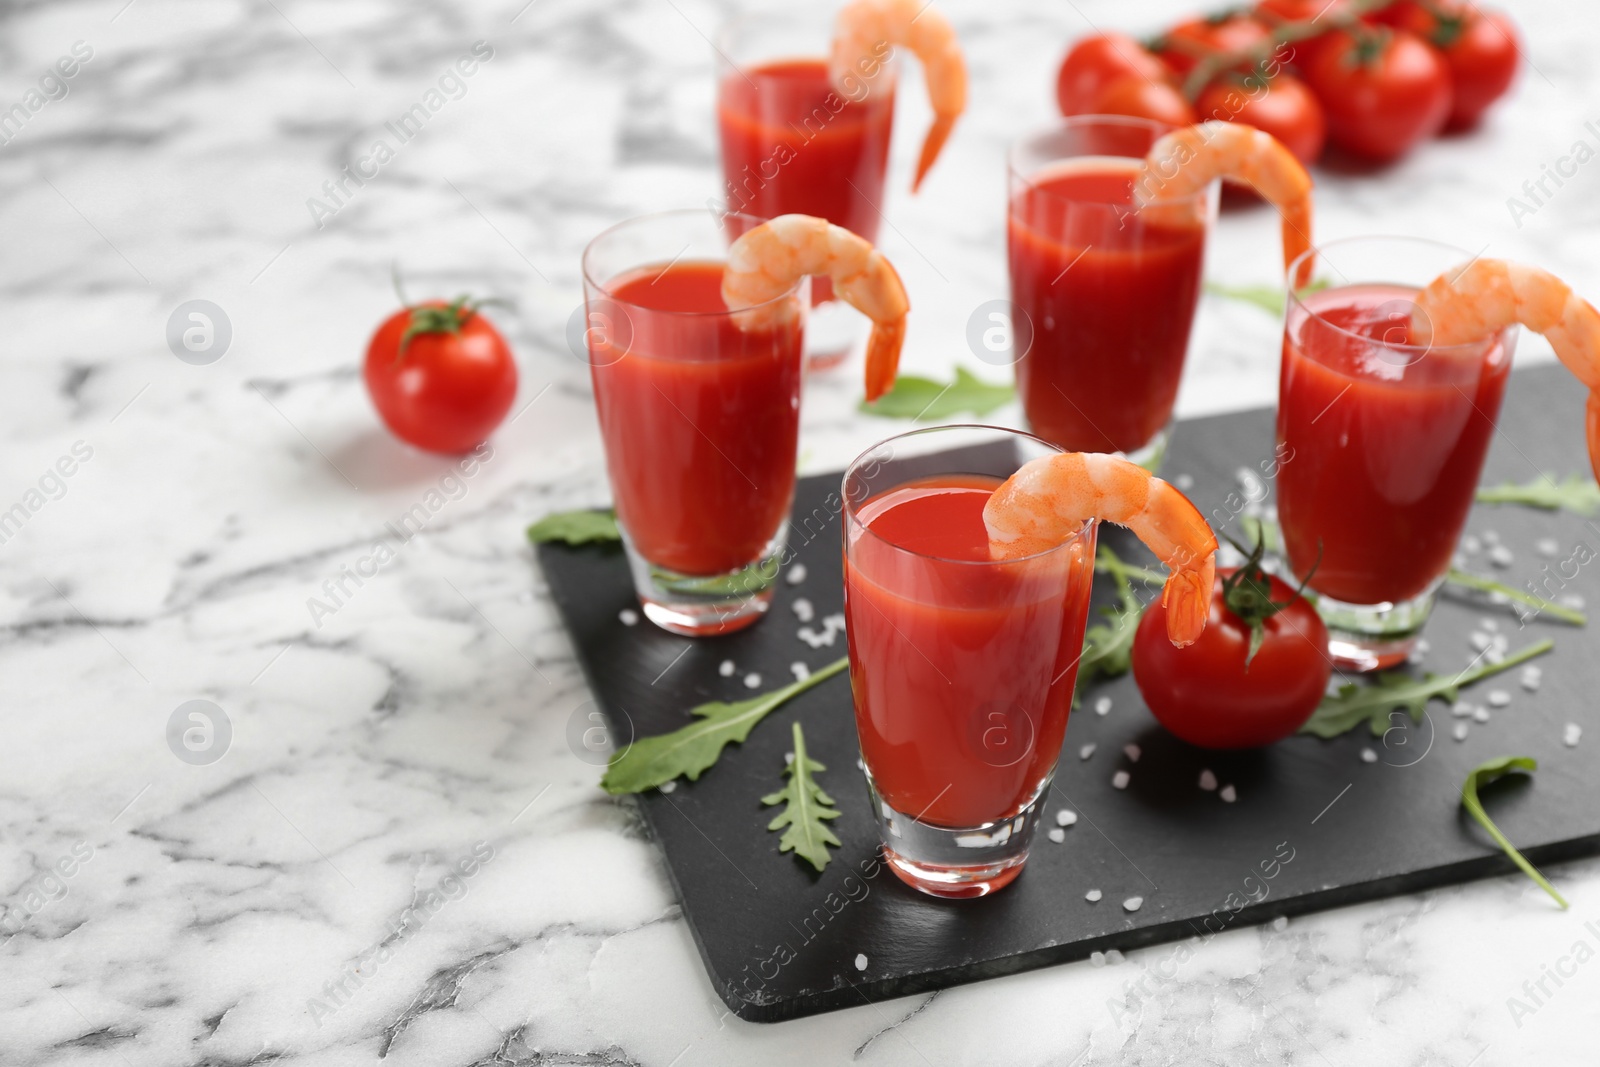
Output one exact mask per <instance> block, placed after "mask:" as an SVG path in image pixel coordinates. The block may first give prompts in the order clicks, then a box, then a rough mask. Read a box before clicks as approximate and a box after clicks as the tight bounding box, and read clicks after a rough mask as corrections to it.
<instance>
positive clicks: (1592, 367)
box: [1411, 259, 1600, 478]
mask: <svg viewBox="0 0 1600 1067" xmlns="http://www.w3.org/2000/svg"><path fill="white" fill-rule="evenodd" d="M1516 324H1521V325H1523V326H1526V327H1527V328H1528V329H1530V330H1532V331H1533V332H1534V333H1539V334H1543V335H1544V337H1545V340H1547V341H1549V342H1550V347H1551V348H1554V349H1555V350H1556V355H1557V356H1558V357H1560V359H1561V362H1562V363H1565V364H1566V366H1567V369H1568V370H1570V371H1571V372H1572V375H1573V377H1575V378H1577V379H1578V381H1580V382H1582V383H1583V384H1584V385H1586V386H1588V387H1589V404H1588V412H1587V418H1586V420H1585V422H1586V429H1585V435H1584V436H1585V440H1586V441H1587V442H1588V445H1589V466H1590V467H1591V468H1593V469H1594V472H1595V477H1597V478H1600V312H1597V311H1596V310H1595V308H1594V305H1593V304H1591V303H1589V302H1588V301H1587V300H1584V299H1583V298H1582V297H1580V296H1578V294H1577V293H1574V292H1573V291H1572V288H1571V286H1569V285H1567V283H1566V282H1563V281H1562V280H1561V279H1560V278H1557V277H1556V276H1555V275H1554V274H1551V273H1550V272H1549V271H1546V270H1540V269H1539V268H1538V267H1527V266H1523V265H1522V264H1520V263H1508V262H1507V261H1505V260H1503V259H1475V260H1473V261H1472V262H1471V263H1468V264H1467V265H1466V266H1465V267H1462V268H1459V269H1457V270H1451V271H1446V272H1445V273H1443V274H1441V275H1439V277H1437V278H1435V279H1434V280H1433V281H1431V282H1429V283H1428V286H1427V288H1425V289H1423V290H1422V292H1421V294H1420V295H1418V297H1417V306H1416V308H1415V309H1414V310H1413V311H1412V313H1411V340H1412V343H1414V344H1421V345H1427V344H1433V345H1456V344H1465V343H1468V342H1471V341H1479V340H1482V339H1484V338H1487V337H1489V336H1491V335H1492V334H1494V333H1496V332H1498V331H1500V330H1503V329H1505V328H1506V327H1507V326H1512V325H1516Z"/></svg>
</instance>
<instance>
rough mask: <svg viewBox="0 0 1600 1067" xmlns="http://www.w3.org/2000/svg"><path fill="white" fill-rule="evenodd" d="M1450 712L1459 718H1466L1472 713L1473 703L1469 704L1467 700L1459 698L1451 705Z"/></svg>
mask: <svg viewBox="0 0 1600 1067" xmlns="http://www.w3.org/2000/svg"><path fill="white" fill-rule="evenodd" d="M1450 714H1452V715H1454V716H1455V717H1456V718H1458V719H1465V718H1466V717H1467V716H1468V715H1471V714H1472V705H1471V704H1468V703H1467V702H1466V701H1465V700H1458V701H1456V702H1455V703H1454V704H1451V705H1450Z"/></svg>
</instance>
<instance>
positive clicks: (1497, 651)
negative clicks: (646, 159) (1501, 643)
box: [1483, 646, 1506, 663]
mask: <svg viewBox="0 0 1600 1067" xmlns="http://www.w3.org/2000/svg"><path fill="white" fill-rule="evenodd" d="M1483 659H1484V662H1486V663H1504V662H1505V661H1506V653H1505V650H1504V649H1501V648H1495V647H1493V646H1490V648H1489V651H1487V652H1485V653H1484V654H1483Z"/></svg>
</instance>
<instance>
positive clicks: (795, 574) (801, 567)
mask: <svg viewBox="0 0 1600 1067" xmlns="http://www.w3.org/2000/svg"><path fill="white" fill-rule="evenodd" d="M783 580H784V581H786V582H788V583H789V584H790V585H799V584H800V583H801V582H803V581H805V580H806V565H805V564H804V563H796V564H795V565H794V566H792V567H790V568H789V571H788V573H787V574H785V575H784V576H783Z"/></svg>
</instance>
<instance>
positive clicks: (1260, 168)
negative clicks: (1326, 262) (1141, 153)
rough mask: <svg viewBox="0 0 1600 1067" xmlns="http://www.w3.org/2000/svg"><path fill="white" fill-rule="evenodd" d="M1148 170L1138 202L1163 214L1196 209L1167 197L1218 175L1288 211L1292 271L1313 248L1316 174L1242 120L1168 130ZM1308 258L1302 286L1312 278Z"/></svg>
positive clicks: (1286, 254)
mask: <svg viewBox="0 0 1600 1067" xmlns="http://www.w3.org/2000/svg"><path fill="white" fill-rule="evenodd" d="M1144 162H1145V165H1144V174H1143V175H1142V176H1141V177H1140V178H1139V179H1138V180H1137V181H1135V183H1134V193H1133V199H1134V206H1135V208H1136V210H1138V211H1140V212H1150V213H1154V214H1155V216H1156V217H1157V218H1159V217H1162V216H1163V215H1166V214H1173V213H1177V212H1183V213H1192V212H1193V211H1194V206H1193V205H1192V204H1189V203H1178V204H1168V203H1163V201H1166V200H1171V199H1179V198H1185V197H1190V196H1193V195H1194V194H1195V193H1198V192H1199V191H1200V190H1202V189H1204V188H1205V187H1206V186H1207V185H1209V184H1211V182H1213V181H1215V180H1216V179H1218V178H1228V179H1231V180H1233V181H1236V182H1243V183H1244V184H1245V185H1248V186H1250V188H1252V189H1254V190H1255V191H1256V192H1257V193H1259V194H1260V195H1261V196H1262V198H1263V199H1265V200H1266V201H1267V202H1268V203H1270V204H1272V206H1273V207H1275V208H1277V209H1278V213H1279V214H1280V215H1282V216H1283V225H1282V234H1283V236H1282V240H1283V267H1284V270H1286V271H1287V270H1288V269H1289V268H1290V267H1291V266H1293V264H1294V261H1295V260H1296V259H1299V258H1300V256H1301V254H1302V253H1304V252H1306V251H1307V250H1309V249H1310V248H1311V225H1312V218H1311V216H1312V209H1311V175H1310V174H1309V173H1307V171H1306V168H1305V167H1304V166H1303V165H1302V164H1301V163H1300V161H1299V160H1298V159H1296V158H1295V156H1294V153H1293V152H1290V151H1289V149H1287V148H1286V147H1284V145H1283V142H1282V141H1279V140H1278V139H1277V138H1276V137H1274V136H1272V135H1271V134H1270V133H1267V132H1266V131H1265V130H1258V129H1256V128H1255V127H1254V126H1246V125H1245V124H1244V123H1241V122H1222V121H1220V120H1216V119H1213V120H1211V121H1209V122H1201V123H1197V124H1195V125H1193V126H1184V127H1181V128H1179V129H1176V130H1173V131H1172V132H1171V133H1168V134H1165V135H1164V136H1162V137H1161V139H1160V140H1158V141H1156V143H1155V144H1153V145H1151V146H1150V151H1149V152H1148V153H1146V154H1145V161H1144ZM1311 266H1312V264H1311V259H1310V257H1307V258H1306V259H1305V260H1303V261H1302V263H1301V265H1300V269H1299V272H1298V276H1297V278H1296V280H1295V283H1294V284H1295V285H1296V286H1301V285H1305V284H1306V282H1308V281H1309V280H1310V277H1311Z"/></svg>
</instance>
